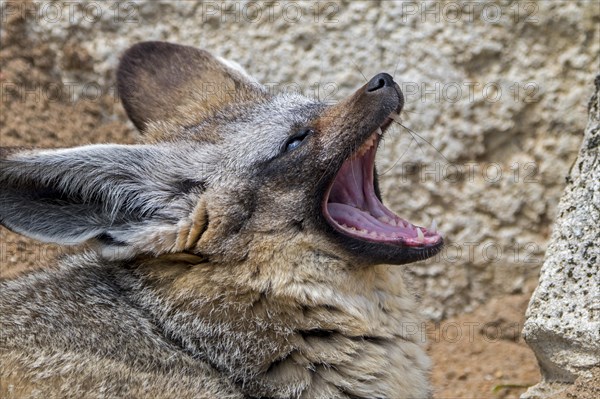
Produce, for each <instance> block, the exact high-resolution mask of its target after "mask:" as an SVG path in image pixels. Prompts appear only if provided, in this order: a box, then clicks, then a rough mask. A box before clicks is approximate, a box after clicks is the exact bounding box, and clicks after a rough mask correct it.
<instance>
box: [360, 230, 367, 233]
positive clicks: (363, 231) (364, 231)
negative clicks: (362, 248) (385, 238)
mask: <svg viewBox="0 0 600 399" xmlns="http://www.w3.org/2000/svg"><path fill="white" fill-rule="evenodd" d="M360 232H361V233H362V234H367V233H368V231H367V229H360Z"/></svg>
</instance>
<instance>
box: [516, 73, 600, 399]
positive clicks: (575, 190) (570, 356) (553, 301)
mask: <svg viewBox="0 0 600 399" xmlns="http://www.w3.org/2000/svg"><path fill="white" fill-rule="evenodd" d="M595 83H596V93H595V94H594V96H593V97H592V100H591V101H590V104H589V123H588V127H587V129H586V131H585V135H584V139H583V143H582V145H581V149H580V151H579V156H578V158H577V160H576V162H575V163H574V164H573V167H572V168H571V173H570V175H569V177H568V184H567V187H566V190H565V193H564V194H563V197H562V199H561V201H560V204H559V206H558V218H557V220H556V223H555V225H554V232H553V233H552V238H551V240H550V244H549V246H548V250H547V252H546V259H545V262H544V265H543V266H542V270H541V276H540V282H539V285H538V287H537V288H536V290H535V293H534V295H533V297H532V298H531V302H530V303H529V308H528V309H527V315H526V317H527V319H526V322H525V327H524V330H523V335H524V337H525V340H526V341H527V343H528V344H529V346H530V347H531V348H532V349H533V351H534V352H535V355H536V357H537V359H538V362H539V365H540V369H541V372H542V382H541V383H540V384H539V385H538V386H535V387H533V388H531V389H530V390H529V391H528V392H527V393H526V394H524V395H523V396H522V398H546V397H549V396H551V395H552V394H554V393H556V392H559V391H561V390H564V389H565V388H566V387H568V386H569V385H570V384H572V383H573V382H574V381H575V379H576V378H577V377H578V376H585V377H590V376H591V369H592V368H593V367H594V366H599V365H600V157H599V155H600V75H598V77H597V78H596V82H595Z"/></svg>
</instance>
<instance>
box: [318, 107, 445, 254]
mask: <svg viewBox="0 0 600 399" xmlns="http://www.w3.org/2000/svg"><path fill="white" fill-rule="evenodd" d="M394 116H396V115H392V116H391V117H389V118H388V119H387V120H386V122H385V123H384V124H383V125H382V126H380V127H378V128H377V129H376V130H375V131H374V132H373V133H372V134H371V135H370V136H369V137H368V138H367V140H366V141H365V142H364V143H363V144H362V145H361V146H360V148H358V150H356V151H355V152H354V154H352V156H350V158H348V159H347V160H346V161H345V162H344V163H343V165H342V167H341V168H340V170H339V171H338V173H337V175H336V177H335V179H334V180H333V182H332V184H331V186H330V187H329V190H328V191H327V192H326V194H325V198H324V201H323V214H324V215H325V219H326V220H327V221H328V222H329V224H330V225H331V226H333V227H334V228H335V229H336V230H337V231H339V232H341V233H342V234H345V235H347V236H350V237H353V238H356V239H359V240H364V241H370V242H375V243H381V244H389V245H396V246H404V247H420V248H424V249H425V248H430V247H436V246H438V245H440V244H442V242H443V238H442V236H441V234H440V233H438V232H437V227H436V223H435V221H432V223H431V226H430V227H429V228H425V227H421V226H415V225H413V224H412V223H410V222H408V221H407V220H404V219H402V218H401V217H399V216H398V215H396V214H395V213H394V212H392V211H391V210H389V209H388V208H386V207H385V205H383V203H382V202H381V201H380V200H379V198H378V197H377V195H376V194H375V187H374V182H373V181H374V173H375V155H376V153H377V146H378V143H379V140H380V139H381V136H382V134H383V130H385V129H386V128H387V127H388V126H389V124H390V122H391V118H393V117H394Z"/></svg>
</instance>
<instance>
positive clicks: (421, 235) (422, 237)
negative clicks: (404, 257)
mask: <svg viewBox="0 0 600 399" xmlns="http://www.w3.org/2000/svg"><path fill="white" fill-rule="evenodd" d="M417 238H418V240H419V241H423V240H425V235H424V234H423V231H421V229H420V228H418V227H417Z"/></svg>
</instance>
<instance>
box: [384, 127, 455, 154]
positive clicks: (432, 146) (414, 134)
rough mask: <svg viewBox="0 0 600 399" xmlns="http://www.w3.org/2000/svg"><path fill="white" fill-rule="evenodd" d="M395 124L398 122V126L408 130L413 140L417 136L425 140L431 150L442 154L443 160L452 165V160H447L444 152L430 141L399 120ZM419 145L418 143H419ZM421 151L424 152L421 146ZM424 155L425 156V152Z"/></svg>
mask: <svg viewBox="0 0 600 399" xmlns="http://www.w3.org/2000/svg"><path fill="white" fill-rule="evenodd" d="M393 121H394V122H396V123H397V124H398V125H400V126H402V127H403V128H404V129H406V131H407V132H409V133H410V135H411V136H412V138H413V139H414V138H415V136H417V137H418V138H420V139H421V140H423V141H424V142H426V143H427V144H429V145H430V146H431V148H433V149H434V150H436V151H437V153H438V154H440V155H441V156H442V158H444V159H445V160H446V162H448V163H451V162H450V160H449V159H448V158H446V157H445V156H444V154H442V152H441V151H440V150H438V149H437V147H436V146H434V145H433V144H431V142H430V141H428V140H427V139H425V138H424V137H423V136H421V135H420V134H419V133H417V132H415V131H414V130H412V129H411V128H409V127H406V126H404V125H403V124H402V123H400V122H398V121H397V120H395V119H393ZM417 144H418V143H417ZM419 149H421V152H423V149H422V148H421V146H419ZM423 155H425V152H423Z"/></svg>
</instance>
